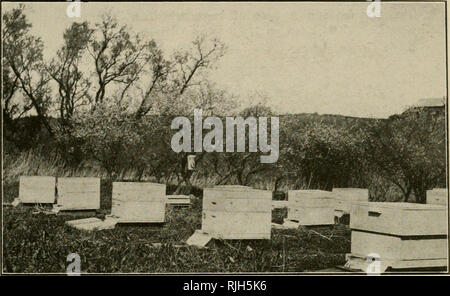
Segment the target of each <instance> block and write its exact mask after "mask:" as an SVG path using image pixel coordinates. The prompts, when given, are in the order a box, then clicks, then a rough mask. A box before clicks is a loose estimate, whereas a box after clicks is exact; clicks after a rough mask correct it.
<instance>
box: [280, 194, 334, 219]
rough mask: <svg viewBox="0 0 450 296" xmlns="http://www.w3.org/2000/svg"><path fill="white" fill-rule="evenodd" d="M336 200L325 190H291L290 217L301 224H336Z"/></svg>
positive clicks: (289, 197) (289, 201)
mask: <svg viewBox="0 0 450 296" xmlns="http://www.w3.org/2000/svg"><path fill="white" fill-rule="evenodd" d="M334 205H335V200H334V198H332V196H331V192H329V191H323V190H289V191H288V219H289V220H294V221H298V223H299V224H300V225H306V226H311V225H329V224H334Z"/></svg>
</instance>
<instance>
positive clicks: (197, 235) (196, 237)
mask: <svg viewBox="0 0 450 296" xmlns="http://www.w3.org/2000/svg"><path fill="white" fill-rule="evenodd" d="M211 239H212V236H210V235H209V234H207V233H205V232H203V231H201V230H196V231H195V232H194V234H193V235H191V237H189V238H188V240H187V241H186V244H188V245H190V246H196V247H199V248H204V247H205V246H206V245H207V244H208V243H209V242H210V241H211Z"/></svg>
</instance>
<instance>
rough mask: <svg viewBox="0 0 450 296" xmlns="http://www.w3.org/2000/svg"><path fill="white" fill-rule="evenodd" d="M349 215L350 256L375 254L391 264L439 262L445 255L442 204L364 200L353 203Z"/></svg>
mask: <svg viewBox="0 0 450 296" xmlns="http://www.w3.org/2000/svg"><path fill="white" fill-rule="evenodd" d="M351 216H352V218H351V220H350V227H351V229H352V234H351V255H352V256H356V257H365V256H368V255H369V254H378V255H379V256H380V260H381V262H384V263H385V264H386V265H387V266H391V267H393V268H406V267H407V268H414V267H424V266H426V267H432V266H433V264H435V266H442V262H444V261H446V259H447V250H448V248H447V211H446V208H445V207H444V206H439V205H424V204H413V203H403V202H398V203H392V202H370V203H369V202H365V203H357V204H354V205H353V206H352V210H351ZM386 262H387V263H386Z"/></svg>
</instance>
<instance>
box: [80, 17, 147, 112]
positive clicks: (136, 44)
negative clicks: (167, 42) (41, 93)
mask: <svg viewBox="0 0 450 296" xmlns="http://www.w3.org/2000/svg"><path fill="white" fill-rule="evenodd" d="M155 46H156V43H155V42H154V41H149V42H144V41H143V40H142V39H141V38H140V36H139V35H137V34H133V35H132V34H131V33H130V32H129V29H128V28H127V27H126V26H119V24H118V23H117V20H116V19H115V18H114V17H112V16H110V15H104V16H103V18H102V21H101V22H100V23H97V24H96V25H95V31H94V34H93V38H92V40H91V41H90V42H89V46H88V51H89V53H90V55H91V56H92V58H93V59H94V66H95V74H96V77H97V91H96V93H95V97H94V104H98V103H102V102H103V100H104V98H105V94H106V88H107V86H108V85H110V84H111V83H116V84H119V85H121V86H122V90H121V91H120V97H119V99H123V97H124V96H125V94H126V92H127V90H128V89H129V88H130V86H131V85H132V84H133V83H134V82H135V81H136V80H137V79H138V78H139V75H140V74H141V72H142V71H143V69H144V66H145V65H146V62H147V61H148V59H149V58H150V57H151V55H149V54H148V52H149V49H150V51H151V49H153V48H154V47H155Z"/></svg>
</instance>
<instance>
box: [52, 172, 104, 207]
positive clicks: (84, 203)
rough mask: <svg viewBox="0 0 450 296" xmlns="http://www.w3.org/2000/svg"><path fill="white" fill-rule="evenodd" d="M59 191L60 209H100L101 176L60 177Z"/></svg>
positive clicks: (58, 203)
mask: <svg viewBox="0 0 450 296" xmlns="http://www.w3.org/2000/svg"><path fill="white" fill-rule="evenodd" d="M57 192H58V198H57V206H58V207H59V209H60V210H98V209H100V178H90V177H89V178H88V177H67V178H66V177H64V178H58V183H57Z"/></svg>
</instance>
